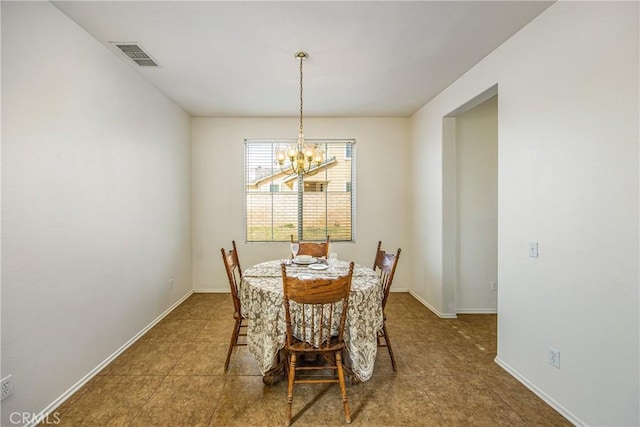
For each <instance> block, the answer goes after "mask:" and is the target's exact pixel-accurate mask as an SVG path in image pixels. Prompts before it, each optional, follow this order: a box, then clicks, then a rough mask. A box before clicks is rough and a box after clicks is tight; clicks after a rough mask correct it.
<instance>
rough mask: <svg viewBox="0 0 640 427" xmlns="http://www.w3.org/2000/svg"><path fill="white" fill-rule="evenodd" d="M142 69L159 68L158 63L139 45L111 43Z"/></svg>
mask: <svg viewBox="0 0 640 427" xmlns="http://www.w3.org/2000/svg"><path fill="white" fill-rule="evenodd" d="M110 43H111V44H113V45H114V46H115V47H117V48H118V50H119V51H120V52H122V53H123V54H125V55H126V56H127V58H129V59H131V60H132V61H133V62H135V63H136V64H138V66H140V67H157V66H158V63H157V62H156V61H155V60H154V59H153V58H152V57H151V55H149V54H148V53H147V52H145V51H144V50H142V48H141V47H140V46H139V45H138V44H137V43H122V42H110Z"/></svg>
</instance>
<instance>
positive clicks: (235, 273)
mask: <svg viewBox="0 0 640 427" xmlns="http://www.w3.org/2000/svg"><path fill="white" fill-rule="evenodd" d="M231 245H232V249H229V252H226V251H225V250H224V248H222V249H220V252H221V253H222V261H223V262H224V268H225V270H227V277H228V279H229V287H230V288H231V297H232V299H233V307H234V309H235V311H236V313H237V314H238V315H240V298H239V297H238V290H239V289H240V281H241V280H242V268H241V267H240V260H239V258H238V249H236V241H235V240H233V241H231Z"/></svg>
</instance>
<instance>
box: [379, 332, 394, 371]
mask: <svg viewBox="0 0 640 427" xmlns="http://www.w3.org/2000/svg"><path fill="white" fill-rule="evenodd" d="M382 333H383V334H384V341H385V344H386V345H387V350H389V356H390V357H391V367H392V368H393V371H394V372H396V358H395V357H393V349H392V348H391V341H389V333H388V332H387V325H386V323H385V324H384V325H382Z"/></svg>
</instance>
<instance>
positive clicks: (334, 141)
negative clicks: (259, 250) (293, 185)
mask: <svg viewBox="0 0 640 427" xmlns="http://www.w3.org/2000/svg"><path fill="white" fill-rule="evenodd" d="M305 142H306V143H307V144H318V145H320V146H323V145H324V146H326V145H328V144H336V145H338V144H345V145H344V153H345V158H344V161H348V162H350V164H351V167H350V169H349V172H350V176H349V177H348V179H349V181H348V182H349V183H350V184H351V189H350V191H347V190H346V185H345V192H350V193H351V194H350V200H351V203H350V205H351V206H350V207H349V208H350V212H351V214H350V218H349V219H350V225H351V227H350V228H351V233H350V234H351V236H350V239H335V238H333V237H332V236H330V238H331V241H338V242H347V243H355V240H356V239H355V235H356V162H355V157H356V155H355V144H356V140H355V139H307V140H306V141H305ZM295 143H297V140H294V139H245V140H244V144H245V147H244V176H243V207H244V209H243V228H244V230H243V231H244V240H245V243H276V242H284V241H289V240H288V239H289V237H288V236H287V239H286V240H284V239H283V240H274V239H273V236H274V233H273V230H274V225H273V222H272V224H271V230H272V232H271V239H265V240H250V239H249V232H248V230H249V221H248V206H247V205H248V203H247V202H248V195H249V194H250V191H249V190H248V189H247V185H248V184H249V182H248V180H247V178H248V176H249V171H248V169H249V159H248V146H249V145H254V144H270V145H271V148H272V151H274V152H275V148H276V147H277V146H279V145H288V144H295ZM349 145H350V146H351V149H350V150H347V147H348V146H349ZM347 152H350V154H351V156H350V157H346V154H347ZM325 161H327V158H325ZM273 167H274V169H276V170H279V165H277V164H275V166H273ZM270 185H273V184H270ZM326 187H328V186H326V185H325V189H324V190H323V191H322V192H313V193H331V192H333V191H335V190H333V191H327V189H328V188H326ZM268 193H273V192H271V191H269V192H268ZM292 193H294V194H297V195H298V197H300V198H302V197H304V193H305V191H304V185H303V186H302V188H298V187H297V190H296V191H294V192H292ZM307 193H309V192H307ZM326 197H329V196H328V195H327V196H326ZM327 200H328V199H327ZM299 206H300V205H298V208H297V212H296V216H297V218H298V226H297V228H294V229H293V231H294V232H293V233H292V234H294V235H297V234H298V232H299V230H304V219H303V218H302V212H301V211H300V207H299ZM324 215H325V218H327V217H328V211H325V214H324ZM300 221H303V222H302V225H300ZM302 239H304V235H303V236H302ZM309 240H314V239H309Z"/></svg>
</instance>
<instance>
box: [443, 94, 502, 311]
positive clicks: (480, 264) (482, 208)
mask: <svg viewBox="0 0 640 427" xmlns="http://www.w3.org/2000/svg"><path fill="white" fill-rule="evenodd" d="M444 120H445V122H444V125H445V126H444V137H445V138H444V141H443V142H444V146H443V149H444V153H443V154H444V159H445V162H444V170H443V172H444V177H443V178H444V187H443V188H444V193H443V196H444V202H445V203H444V209H445V212H444V214H445V229H444V231H445V234H444V242H443V243H444V248H445V252H444V262H445V265H444V267H445V296H447V294H448V296H449V298H448V301H449V303H450V309H451V310H450V311H453V312H455V313H497V308H498V306H497V300H498V282H497V277H498V261H497V259H498V96H497V87H496V88H492V89H490V90H489V91H487V92H485V93H484V94H482V95H481V96H479V97H476V98H474V100H472V101H470V102H468V103H466V104H465V105H464V106H462V107H460V108H459V109H457V110H455V111H454V112H452V113H451V114H449V115H448V116H447V117H446V118H445V119H444Z"/></svg>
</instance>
